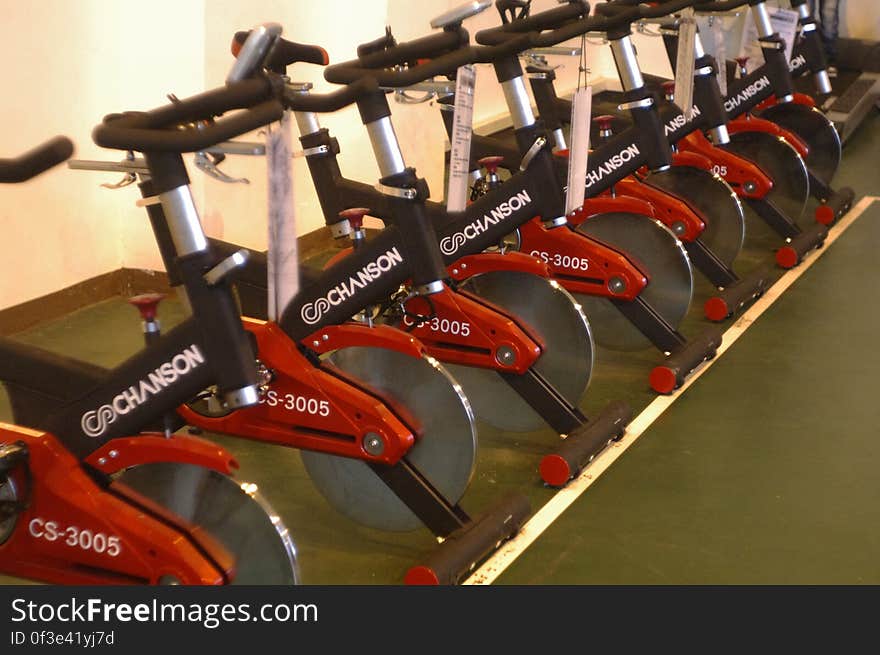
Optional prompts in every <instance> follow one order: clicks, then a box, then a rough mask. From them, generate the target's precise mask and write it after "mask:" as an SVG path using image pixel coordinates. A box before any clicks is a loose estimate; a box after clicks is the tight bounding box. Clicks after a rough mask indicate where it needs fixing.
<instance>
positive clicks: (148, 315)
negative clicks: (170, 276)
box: [128, 293, 165, 323]
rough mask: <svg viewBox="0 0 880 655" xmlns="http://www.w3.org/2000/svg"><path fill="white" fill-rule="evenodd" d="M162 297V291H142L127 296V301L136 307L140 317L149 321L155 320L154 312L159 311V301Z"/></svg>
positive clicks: (163, 295)
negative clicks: (138, 293)
mask: <svg viewBox="0 0 880 655" xmlns="http://www.w3.org/2000/svg"><path fill="white" fill-rule="evenodd" d="M164 297H165V294H164V293H143V294H141V295H139V296H134V297H132V298H129V299H128V302H129V303H130V304H132V305H134V306H135V307H137V310H138V311H139V312H140V314H141V318H142V319H144V320H145V321H146V322H148V323H149V322H151V321H155V320H156V314H158V313H159V303H160V302H162V299H163V298H164Z"/></svg>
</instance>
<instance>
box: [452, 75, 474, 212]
mask: <svg viewBox="0 0 880 655" xmlns="http://www.w3.org/2000/svg"><path fill="white" fill-rule="evenodd" d="M476 77H477V73H476V69H475V68H474V67H473V66H472V65H468V66H461V67H460V68H459V69H458V72H457V73H456V76H455V113H454V114H453V117H452V139H451V142H452V149H451V150H450V152H449V187H448V189H447V191H446V210H447V211H450V212H463V211H464V209H465V207H466V205H467V198H468V180H469V179H470V173H471V166H470V162H471V137H472V136H473V129H474V83H475V82H476Z"/></svg>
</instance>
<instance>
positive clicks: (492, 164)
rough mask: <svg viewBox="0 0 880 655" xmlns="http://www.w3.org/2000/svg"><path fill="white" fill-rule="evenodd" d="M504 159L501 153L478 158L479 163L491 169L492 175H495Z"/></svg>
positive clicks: (488, 169)
mask: <svg viewBox="0 0 880 655" xmlns="http://www.w3.org/2000/svg"><path fill="white" fill-rule="evenodd" d="M503 161H504V157H501V156H499V155H492V156H491V157H483V158H481V159H478V160H477V163H478V164H479V165H480V166H482V167H483V168H485V169H486V170H487V171H489V174H490V175H494V174H495V173H497V172H498V167H499V166H500V165H501V162H503Z"/></svg>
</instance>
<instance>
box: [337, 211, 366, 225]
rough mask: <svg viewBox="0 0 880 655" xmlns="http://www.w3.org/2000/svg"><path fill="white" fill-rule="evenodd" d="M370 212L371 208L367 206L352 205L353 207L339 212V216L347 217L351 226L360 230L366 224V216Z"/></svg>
mask: <svg viewBox="0 0 880 655" xmlns="http://www.w3.org/2000/svg"><path fill="white" fill-rule="evenodd" d="M369 213H370V210H369V209H367V208H366V207H352V208H351V209H344V210H342V211H341V212H339V218H347V219H348V222H349V223H351V226H352V227H353V228H354V229H356V230H359V229H361V228H362V227H363V225H364V216H366V215H367V214H369Z"/></svg>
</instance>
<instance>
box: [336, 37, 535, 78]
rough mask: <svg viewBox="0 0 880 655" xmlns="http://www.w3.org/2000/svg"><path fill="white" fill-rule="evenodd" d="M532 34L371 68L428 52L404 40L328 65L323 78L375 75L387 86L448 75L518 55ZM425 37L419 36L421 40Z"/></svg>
mask: <svg viewBox="0 0 880 655" xmlns="http://www.w3.org/2000/svg"><path fill="white" fill-rule="evenodd" d="M437 36H442V34H436V35H432V37H427V38H433V37H437ZM533 38H534V35H532V34H523V35H517V36H516V37H515V38H512V39H509V40H506V42H505V43H503V44H501V45H497V46H483V47H480V46H468V47H465V48H458V49H456V50H454V51H453V52H448V53H446V54H442V55H440V56H438V57H436V58H434V59H431V60H430V61H428V62H425V63H421V64H417V65H416V66H411V67H409V68H406V69H404V70H401V71H396V70H384V69H381V68H379V69H376V68H371V66H374V65H375V66H377V67H381V66H385V65H395V64H397V63H403V62H404V61H409V60H412V59H421V58H424V57H425V56H426V54H427V53H426V52H424V51H421V50H419V51H418V52H417V53H416V52H415V49H414V48H412V47H409V48H408V47H407V46H412V44H407V43H404V44H401V45H400V46H397V47H396V48H391V49H389V50H386V51H384V52H381V53H375V54H374V55H369V56H367V57H363V58H361V59H355V60H352V61H347V62H344V63H341V64H335V65H333V66H329V67H327V68H325V69H324V79H326V80H327V81H328V82H334V83H336V84H351V83H352V82H354V81H356V80H358V79H362V78H373V79H375V80H376V82H378V83H379V84H380V85H381V86H385V87H405V86H411V85H413V84H416V83H418V82H421V81H423V80H427V79H430V78H432V77H434V76H436V75H448V74H449V73H451V72H453V71H455V70H456V69H457V68H458V67H460V66H466V65H467V64H491V63H492V62H494V61H497V60H499V59H503V58H505V57H510V56H512V55H516V54H518V53H520V52H522V51H523V50H528V49H529V48H531V47H532V41H533ZM426 40H427V39H419V41H422V42H423V41H426ZM398 48H402V49H403V51H404V52H406V54H407V57H406V58H403V59H401V57H400V53H399V52H398ZM383 55H384V57H383ZM388 61H390V62H392V63H391V64H389V63H387V62H388Z"/></svg>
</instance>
